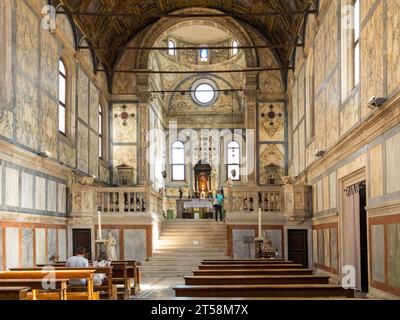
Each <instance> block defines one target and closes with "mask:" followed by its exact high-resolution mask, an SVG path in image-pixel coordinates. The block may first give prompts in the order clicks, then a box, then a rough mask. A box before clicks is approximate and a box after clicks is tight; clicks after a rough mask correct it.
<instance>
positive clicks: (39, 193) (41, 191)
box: [35, 177, 46, 211]
mask: <svg viewBox="0 0 400 320" xmlns="http://www.w3.org/2000/svg"><path fill="white" fill-rule="evenodd" d="M35 197H36V199H35V209H36V210H42V211H44V210H46V179H44V178H41V177H36V195H35Z"/></svg>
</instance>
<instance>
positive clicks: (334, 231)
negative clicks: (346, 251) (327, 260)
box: [330, 228, 338, 270]
mask: <svg viewBox="0 0 400 320" xmlns="http://www.w3.org/2000/svg"><path fill="white" fill-rule="evenodd" d="M330 240H331V268H332V269H335V270H337V268H338V261H337V253H338V251H337V250H338V247H337V229H335V228H332V229H330Z"/></svg>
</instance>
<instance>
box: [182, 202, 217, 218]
mask: <svg viewBox="0 0 400 320" xmlns="http://www.w3.org/2000/svg"><path fill="white" fill-rule="evenodd" d="M176 205H177V216H176V217H177V218H178V219H213V218H214V208H213V206H212V199H179V200H177V201H176Z"/></svg>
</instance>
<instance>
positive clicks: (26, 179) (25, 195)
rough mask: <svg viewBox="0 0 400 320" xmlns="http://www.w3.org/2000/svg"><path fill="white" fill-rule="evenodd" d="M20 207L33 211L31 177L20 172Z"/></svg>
mask: <svg viewBox="0 0 400 320" xmlns="http://www.w3.org/2000/svg"><path fill="white" fill-rule="evenodd" d="M21 184H22V190H21V192H22V193H21V206H22V208H27V209H33V176H32V175H31V174H29V173H26V172H22V180H21Z"/></svg>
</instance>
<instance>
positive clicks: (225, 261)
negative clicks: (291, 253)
mask: <svg viewBox="0 0 400 320" xmlns="http://www.w3.org/2000/svg"><path fill="white" fill-rule="evenodd" d="M201 264H205V265H216V264H227V265H231V264H246V265H249V264H294V262H293V261H291V260H267V259H263V260H261V259H259V260H203V261H201Z"/></svg>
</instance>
